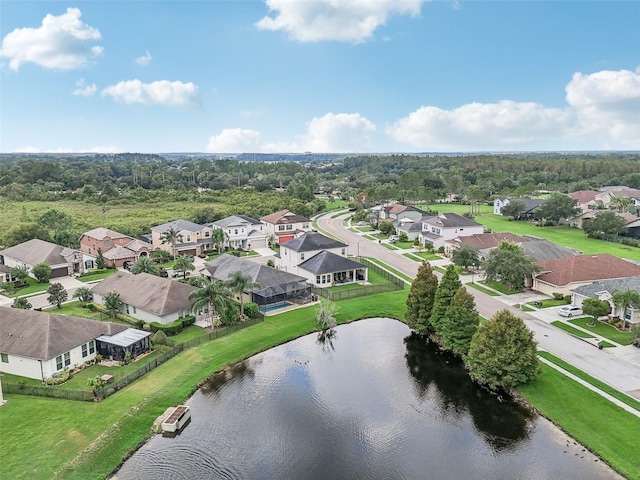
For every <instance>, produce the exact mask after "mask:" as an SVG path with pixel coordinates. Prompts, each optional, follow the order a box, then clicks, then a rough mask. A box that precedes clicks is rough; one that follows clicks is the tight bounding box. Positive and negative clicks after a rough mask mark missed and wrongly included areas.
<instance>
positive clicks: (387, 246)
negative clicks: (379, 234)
mask: <svg viewBox="0 0 640 480" xmlns="http://www.w3.org/2000/svg"><path fill="white" fill-rule="evenodd" d="M382 246H383V247H384V248H386V249H388V250H399V249H398V248H397V247H396V246H395V245H392V244H391V243H383V244H382Z"/></svg>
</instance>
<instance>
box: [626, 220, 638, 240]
mask: <svg viewBox="0 0 640 480" xmlns="http://www.w3.org/2000/svg"><path fill="white" fill-rule="evenodd" d="M626 228H627V235H628V236H629V237H634V238H640V220H635V221H633V222H631V223H628V224H627V225H626Z"/></svg>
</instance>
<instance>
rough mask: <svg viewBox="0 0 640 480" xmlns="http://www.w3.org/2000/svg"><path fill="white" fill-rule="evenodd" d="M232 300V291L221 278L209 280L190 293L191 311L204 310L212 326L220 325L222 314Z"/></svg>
mask: <svg viewBox="0 0 640 480" xmlns="http://www.w3.org/2000/svg"><path fill="white" fill-rule="evenodd" d="M230 301H231V292H230V291H229V289H228V288H227V286H226V285H225V284H224V282H221V281H219V280H217V281H213V282H209V283H207V284H206V285H205V286H204V287H202V288H200V289H198V290H196V291H195V292H191V294H190V295H189V302H190V303H191V311H192V312H196V313H197V312H204V313H205V314H206V315H205V318H206V319H207V321H208V322H209V324H210V325H211V327H212V328H213V327H214V326H216V325H218V322H219V319H220V314H221V312H223V311H224V309H225V307H226V306H227V305H228V304H229V302H230Z"/></svg>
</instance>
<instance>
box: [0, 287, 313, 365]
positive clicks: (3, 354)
mask: <svg viewBox="0 0 640 480" xmlns="http://www.w3.org/2000/svg"><path fill="white" fill-rule="evenodd" d="M316 283H320V275H316ZM3 355H4V354H3Z"/></svg>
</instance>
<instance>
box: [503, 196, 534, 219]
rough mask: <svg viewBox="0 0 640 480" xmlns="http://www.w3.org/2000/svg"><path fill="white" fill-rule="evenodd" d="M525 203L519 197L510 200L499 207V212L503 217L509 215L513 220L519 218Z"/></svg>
mask: <svg viewBox="0 0 640 480" xmlns="http://www.w3.org/2000/svg"><path fill="white" fill-rule="evenodd" d="M526 208H527V205H526V204H525V203H524V201H522V200H519V199H514V200H510V201H509V203H508V204H506V205H505V206H504V207H502V208H501V209H500V213H501V214H502V215H503V216H505V217H511V218H513V219H514V220H520V218H521V217H522V214H523V213H524V210H525V209H526Z"/></svg>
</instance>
